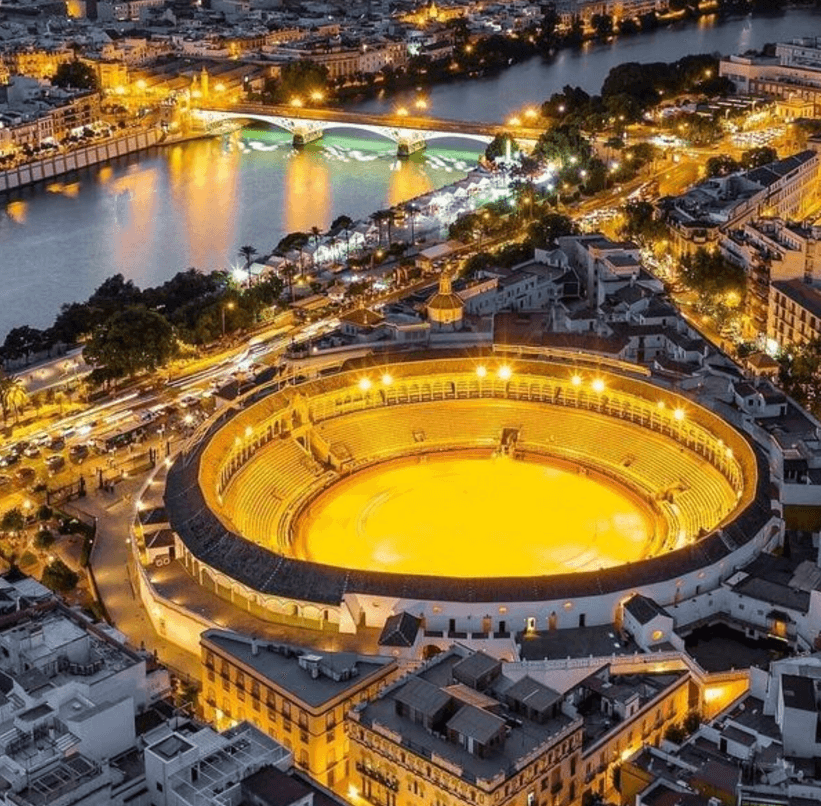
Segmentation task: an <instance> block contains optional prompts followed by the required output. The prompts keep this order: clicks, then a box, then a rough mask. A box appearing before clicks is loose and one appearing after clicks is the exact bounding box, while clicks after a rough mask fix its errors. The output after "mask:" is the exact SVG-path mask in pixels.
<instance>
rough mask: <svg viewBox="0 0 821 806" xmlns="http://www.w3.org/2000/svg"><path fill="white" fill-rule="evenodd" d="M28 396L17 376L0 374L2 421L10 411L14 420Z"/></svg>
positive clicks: (4, 420)
mask: <svg viewBox="0 0 821 806" xmlns="http://www.w3.org/2000/svg"><path fill="white" fill-rule="evenodd" d="M28 397H29V396H28V392H27V391H26V387H25V386H24V385H23V382H22V381H21V380H20V379H19V378H13V377H9V376H8V375H0V410H1V411H2V412H3V422H4V423H5V422H6V420H7V419H8V416H9V414H10V413H11V412H12V411H13V412H14V417H15V420H16V419H17V417H18V416H19V414H20V409H22V408H23V406H25V405H26V403H27V402H28Z"/></svg>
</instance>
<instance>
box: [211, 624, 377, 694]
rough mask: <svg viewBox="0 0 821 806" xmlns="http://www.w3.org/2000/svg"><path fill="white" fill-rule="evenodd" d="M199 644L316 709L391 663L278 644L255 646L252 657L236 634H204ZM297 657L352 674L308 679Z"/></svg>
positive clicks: (244, 640) (248, 644) (245, 641)
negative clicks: (316, 658)
mask: <svg viewBox="0 0 821 806" xmlns="http://www.w3.org/2000/svg"><path fill="white" fill-rule="evenodd" d="M202 640H203V641H204V642H206V646H207V645H208V643H210V644H213V646H214V647H215V648H217V649H218V650H220V651H222V652H224V653H226V654H228V655H231V656H232V657H233V658H236V659H237V660H238V661H240V662H241V663H243V664H244V665H245V666H247V667H249V668H251V669H254V670H255V671H256V672H258V673H259V674H260V675H261V676H262V677H265V678H267V679H268V680H271V681H272V682H273V683H274V684H275V685H277V686H279V687H280V688H282V689H285V690H286V691H290V692H292V693H293V694H294V695H295V696H297V697H299V699H301V700H302V701H303V702H305V703H307V704H308V705H311V706H314V707H318V706H320V705H323V704H324V703H326V702H328V701H330V700H333V699H334V698H335V697H338V696H340V695H343V694H345V692H347V691H348V690H349V689H352V688H355V687H358V686H359V685H361V683H362V681H363V680H365V679H366V678H368V677H370V676H371V675H374V674H376V673H377V672H380V671H382V670H384V668H385V667H386V666H387V665H388V664H391V663H393V659H392V658H388V657H372V656H367V655H357V654H354V653H352V652H344V653H333V652H322V651H318V650H310V651H308V650H303V649H301V648H299V647H293V646H288V645H282V644H271V643H267V642H265V641H259V642H257V646H258V651H257V654H254V652H253V649H252V645H251V641H250V639H248V638H246V637H245V636H241V635H238V634H236V633H230V632H226V631H222V630H206V631H205V632H204V633H203V634H202ZM301 655H316V656H322V657H323V658H324V659H327V661H329V662H330V663H331V664H334V663H335V662H336V665H339V664H342V665H345V666H355V668H356V674H355V675H352V676H350V677H348V678H347V679H345V680H339V681H336V680H333V679H332V678H330V677H326V676H325V675H324V674H322V673H320V675H319V677H316V678H314V677H312V676H311V672H310V671H309V670H307V669H303V668H301V667H300V665H299V658H300V656H301Z"/></svg>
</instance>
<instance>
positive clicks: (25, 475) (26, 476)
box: [14, 467, 37, 485]
mask: <svg viewBox="0 0 821 806" xmlns="http://www.w3.org/2000/svg"><path fill="white" fill-rule="evenodd" d="M14 478H15V481H17V482H18V484H21V485H22V484H31V483H32V482H33V481H34V479H35V478H37V471H36V470H35V469H34V468H33V467H20V468H18V469H17V470H16V471H15V472H14Z"/></svg>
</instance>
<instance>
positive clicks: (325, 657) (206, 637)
mask: <svg viewBox="0 0 821 806" xmlns="http://www.w3.org/2000/svg"><path fill="white" fill-rule="evenodd" d="M200 646H201V649H202V685H203V695H204V697H203V699H204V703H203V710H204V714H205V718H206V719H207V720H208V721H211V722H213V723H214V724H215V725H216V726H217V727H218V728H219V727H225V726H227V725H231V724H234V723H235V722H242V721H243V720H249V721H250V722H252V723H253V724H254V725H256V726H257V727H258V728H260V729H261V730H263V731H264V732H265V733H267V734H268V735H269V736H271V737H273V738H274V739H276V740H277V741H278V742H280V743H281V744H283V745H284V746H285V747H286V748H288V750H290V751H292V752H293V754H294V759H295V763H296V766H297V767H298V768H299V769H300V770H303V771H305V772H307V773H308V774H309V775H310V776H311V778H313V779H314V780H316V781H318V782H319V783H321V784H323V785H324V786H327V787H328V788H334V787H338V786H339V785H340V784H341V783H342V782H343V781H344V780H345V779H346V778H347V776H348V739H347V737H346V736H345V731H344V728H343V721H344V718H345V714H346V713H347V711H348V710H349V709H351V708H352V707H353V706H354V705H356V704H358V703H362V702H366V701H368V700H370V699H373V698H374V697H375V696H376V695H377V693H378V692H379V690H380V689H381V688H382V687H384V686H385V685H387V683H388V682H389V681H390V680H391V679H392V678H393V677H394V676H395V675H396V674H397V664H396V661H395V660H393V659H391V658H382V657H370V656H364V655H356V654H354V653H348V652H336V653H334V652H313V651H308V650H303V649H300V648H298V647H293V646H288V645H280V644H271V643H267V642H263V641H257V640H255V639H253V638H249V637H247V636H244V635H240V634H239V633H233V632H228V631H223V630H206V631H205V632H204V633H203V634H202V636H201V637H200Z"/></svg>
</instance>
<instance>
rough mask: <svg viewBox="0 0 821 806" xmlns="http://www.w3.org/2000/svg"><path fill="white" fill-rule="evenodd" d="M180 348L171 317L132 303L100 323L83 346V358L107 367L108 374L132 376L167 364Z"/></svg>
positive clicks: (96, 364)
mask: <svg viewBox="0 0 821 806" xmlns="http://www.w3.org/2000/svg"><path fill="white" fill-rule="evenodd" d="M175 349H176V342H175V340H174V332H173V329H172V327H171V324H170V323H169V322H168V320H167V319H166V318H165V317H163V316H161V315H160V314H159V313H157V312H156V311H149V310H147V309H146V308H143V307H139V306H131V307H128V308H125V309H124V310H122V311H118V312H117V313H115V314H114V315H113V316H112V317H111V318H110V319H108V320H107V321H106V322H105V323H104V324H103V325H101V326H100V327H98V328H97V329H96V330H95V331H94V334H93V335H92V336H91V338H90V339H89V340H88V342H87V343H86V346H85V347H84V349H83V358H84V359H85V361H86V362H87V363H89V364H91V365H92V366H94V367H96V368H98V369H103V368H104V370H105V375H106V377H108V378H112V379H113V378H122V377H126V376H128V377H132V376H134V375H136V374H137V373H138V372H144V371H151V370H155V369H157V368H158V367H161V366H162V365H163V364H165V363H166V362H167V361H168V360H169V359H170V358H171V357H172V356H173V355H174V352H175Z"/></svg>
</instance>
